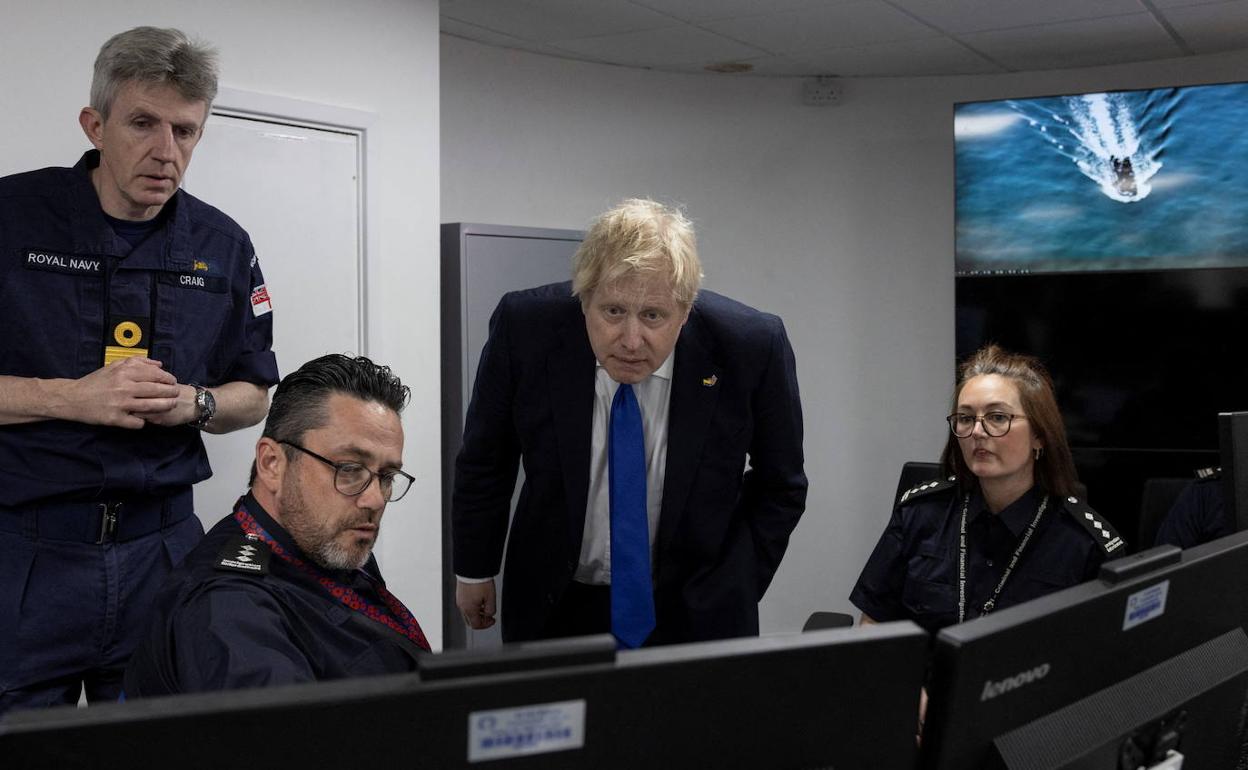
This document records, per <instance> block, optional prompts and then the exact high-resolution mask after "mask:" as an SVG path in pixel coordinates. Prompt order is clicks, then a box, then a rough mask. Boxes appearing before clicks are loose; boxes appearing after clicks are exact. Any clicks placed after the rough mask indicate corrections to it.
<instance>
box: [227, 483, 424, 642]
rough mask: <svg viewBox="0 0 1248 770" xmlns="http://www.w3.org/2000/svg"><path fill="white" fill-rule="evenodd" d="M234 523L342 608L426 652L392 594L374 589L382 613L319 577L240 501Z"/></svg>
mask: <svg viewBox="0 0 1248 770" xmlns="http://www.w3.org/2000/svg"><path fill="white" fill-rule="evenodd" d="M234 520H235V521H236V522H238V526H240V527H242V529H243V531H244V532H246V533H247V534H248V535H252V536H253V537H256V538H259V539H260V540H261V541H262V542H263V543H264V544H265V545H267V546H268V547H269V550H271V551H272V552H273V555H274V556H276V557H277V558H279V559H281V560H282V561H284V562H286V563H287V564H289V565H291V566H292V567H294V568H295V569H297V570H299V571H300V572H303V573H304V574H305V575H307V576H309V577H311V578H312V579H313V580H315V581H316V582H317V583H319V584H320V585H321V587H322V588H324V589H325V590H326V591H328V592H329V594H330V596H332V597H334V598H335V599H337V600H338V601H339V602H341V603H343V604H345V605H346V606H347V607H350V608H351V609H352V610H355V611H356V612H360V613H363V614H364V615H365V617H368V618H370V619H371V620H375V621H377V622H378V623H381V624H382V625H384V626H387V627H389V628H391V629H393V630H395V631H397V632H399V633H400V634H403V635H404V636H406V637H407V638H408V639H411V640H412V642H414V643H415V644H416V646H418V647H420V648H421V649H422V650H429V641H428V640H427V639H425V632H424V631H422V630H421V629H420V624H419V623H417V622H416V618H415V616H413V615H412V613H411V610H409V609H408V608H407V607H404V606H403V602H401V601H399V600H398V598H397V597H396V596H395V595H394V594H392V593H390V592H389V591H387V590H386V587H385V586H383V585H381V584H380V583H378V584H376V586H375V587H376V589H377V594H378V596H380V597H381V600H382V601H383V602H385V605H386V609H382V608H381V607H378V606H377V605H375V604H372V603H370V602H369V601H368V600H367V599H365V598H364V597H362V596H360V594H359V593H358V592H357V591H356V590H355V589H353V588H349V587H348V586H344V585H343V584H341V583H339V582H338V581H336V580H334V579H333V578H331V577H329V576H328V575H323V574H321V573H320V570H318V569H317V568H316V567H314V566H312V565H311V564H308V563H307V562H305V561H304V560H303V559H300V558H299V557H297V556H294V555H293V554H291V553H289V552H287V551H286V549H285V548H283V547H282V546H281V545H280V544H279V543H278V542H277V541H276V540H274V539H273V537H272V536H271V535H270V534H269V533H268V532H266V531H265V529H264V527H262V526H260V522H258V521H256V519H255V517H253V516H252V515H251V514H250V513H248V512H247V509H246V507H245V506H244V505H243V504H242V502H241V501H240V502H239V505H238V508H237V509H236V510H235V511H234ZM387 610H388V611H387Z"/></svg>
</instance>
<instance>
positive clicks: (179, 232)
mask: <svg viewBox="0 0 1248 770" xmlns="http://www.w3.org/2000/svg"><path fill="white" fill-rule="evenodd" d="M99 165H100V151H99V150H87V151H86V152H85V153H83V154H82V157H81V158H79V159H78V162H77V163H76V164H74V168H73V172H74V176H75V182H74V185H73V187H72V189H71V191H70V199H71V204H72V206H73V208H74V213H75V216H74V218H73V225H72V227H73V233H74V251H75V252H76V253H79V254H102V255H107V256H114V257H119V256H122V255H125V254H128V253H129V252H130V246H129V244H127V243H125V242H124V241H123V240H122V239H121V238H120V237H119V236H118V235H117V234H116V233H114V232H113V228H112V227H111V226H110V225H109V224H108V220H106V219H105V218H104V209H103V208H102V207H101V206H100V196H99V194H97V193H96V191H95V185H93V184H91V171H92V169H95V168H98V167H99ZM185 198H186V193H185V192H183V191H182V189H181V188H179V189H178V190H177V191H176V192H175V193H174V194H173V197H171V198H170V199H169V200H168V202H166V203H165V206H164V209H163V210H162V211H161V214H162V215H164V217H165V223H164V225H163V229H164V231H165V243H164V244H163V245H162V247H161V248H160V250H159V253H158V255H157V257H158V258H157V261H159V262H165V263H166V264H165V265H157V264H153V265H150V267H157V268H159V267H167V268H168V269H172V270H187V271H189V270H190V269H191V266H192V265H193V264H194V255H193V254H192V253H191V249H190V245H189V244H190V213H189V212H188V210H187V208H188V207H187V206H186V205H183V201H184V199H185ZM147 266H148V265H142V266H139V265H135V267H147Z"/></svg>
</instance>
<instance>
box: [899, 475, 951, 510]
mask: <svg viewBox="0 0 1248 770" xmlns="http://www.w3.org/2000/svg"><path fill="white" fill-rule="evenodd" d="M956 483H957V477H956V476H950V477H949V478H947V479H932V480H931V481H925V482H923V483H922V484H919V485H918V486H916V487H911V488H910V489H907V490H906V491H905V492H902V494H901V497H900V498H898V499H897V504H898V505H901V504H902V503H908V502H910V501H912V500H914V499H915V498H916V497H923V496H925V495H930V494H932V493H933V492H940V491H942V490H945V489H949V488H950V487H952V486H953V485H954V484H956Z"/></svg>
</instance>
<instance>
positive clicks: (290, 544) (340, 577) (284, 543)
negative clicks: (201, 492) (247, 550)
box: [243, 492, 385, 586]
mask: <svg viewBox="0 0 1248 770" xmlns="http://www.w3.org/2000/svg"><path fill="white" fill-rule="evenodd" d="M243 507H244V508H246V509H247V512H248V513H250V514H251V516H252V518H253V519H255V520H256V523H257V524H259V525H260V526H261V527H262V528H263V529H264V531H265V532H268V533H269V535H270V536H271V537H272V538H273V539H274V540H276V541H277V544H278V545H280V546H281V547H282V548H283V549H285V550H286V551H287V552H288V553H290V554H291V555H292V556H296V557H298V558H299V559H301V560H302V561H303V562H304V563H306V564H307V565H308V566H309V567H311V568H312V569H313V570H316V571H317V572H319V573H321V574H324V575H329V576H330V577H332V578H333V579H334V580H337V581H338V582H340V583H347V584H349V583H350V582H351V581H352V580H354V579H356V578H358V577H367V578H368V579H369V580H370V581H372V582H375V583H380V584H381V585H383V586H384V585H385V581H384V580H382V578H381V571H380V570H379V569H378V567H377V560H376V559H375V558H374V556H373V554H371V553H370V554H369V555H368V562H367V563H366V564H365V565H364V566H363V567H362V568H361V569H358V570H336V569H326V568H324V567H322V566H321V565H319V564H317V563H316V562H315V561H313V560H312V559H310V558H308V555H307V554H306V553H304V552H303V549H302V548H300V547H299V545H298V544H297V543H295V539H294V538H293V537H291V535H290V533H289V532H287V531H286V528H285V527H283V526H282V525H281V524H279V523H278V522H277V519H274V518H273V517H272V516H271V515H269V512H268V511H266V510H265V509H264V506H263V505H261V504H260V501H259V500H257V499H256V498H255V496H254V495H252V494H251V493H250V492H248V493H247V494H246V495H243Z"/></svg>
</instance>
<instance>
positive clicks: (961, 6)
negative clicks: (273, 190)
mask: <svg viewBox="0 0 1248 770" xmlns="http://www.w3.org/2000/svg"><path fill="white" fill-rule="evenodd" d="M440 7H441V14H442V28H443V30H444V31H446V32H447V33H448V34H452V35H457V36H460V37H465V38H468V39H472V40H478V41H480V42H483V43H486V44H489V45H497V46H506V47H511V48H521V49H524V50H529V51H535V52H537V53H546V54H553V55H557V56H567V57H571V58H580V59H586V60H590V61H598V62H608V63H612V64H620V65H624V66H635V67H647V68H653V69H668V70H671V71H676V72H689V71H699V70H700V69H701V68H702V67H703V65H706V64H711V63H717V62H724V61H731V60H738V61H748V62H750V63H752V64H754V65H755V69H754V71H753V73H751V74H757V75H772V76H781V75H788V76H794V77H796V76H803V75H810V74H817V73H826V72H836V73H839V74H842V75H845V76H858V77H872V76H889V75H942V74H943V75H955V74H966V73H978V72H995V71H1026V70H1044V69H1063V68H1070V67H1086V66H1096V65H1104V64H1116V63H1122V62H1132V61H1144V60H1149V59H1164V58H1171V57H1176V56H1186V55H1191V54H1203V53H1216V52H1221V51H1228V50H1248V0H442V2H441V6H440ZM556 46H557V47H556Z"/></svg>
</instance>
